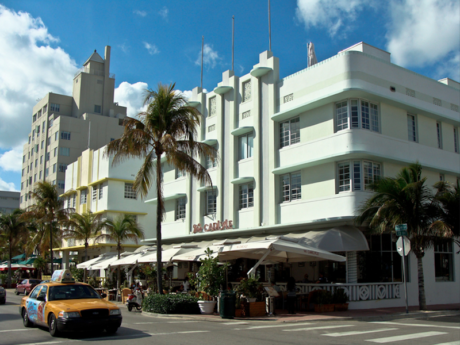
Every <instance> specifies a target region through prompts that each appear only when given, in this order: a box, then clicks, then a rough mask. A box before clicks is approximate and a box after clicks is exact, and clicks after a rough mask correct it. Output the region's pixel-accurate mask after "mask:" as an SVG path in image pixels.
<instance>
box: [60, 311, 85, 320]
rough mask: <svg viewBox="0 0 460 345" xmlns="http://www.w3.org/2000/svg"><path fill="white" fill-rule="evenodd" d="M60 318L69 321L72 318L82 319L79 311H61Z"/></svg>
mask: <svg viewBox="0 0 460 345" xmlns="http://www.w3.org/2000/svg"><path fill="white" fill-rule="evenodd" d="M59 317H63V318H64V319H69V318H72V317H80V313H79V312H78V311H71V312H65V311H61V312H60V313H59Z"/></svg>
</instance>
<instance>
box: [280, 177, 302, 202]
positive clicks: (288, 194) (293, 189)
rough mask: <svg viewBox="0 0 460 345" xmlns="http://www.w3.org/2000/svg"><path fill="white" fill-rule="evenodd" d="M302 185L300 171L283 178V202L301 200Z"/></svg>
mask: <svg viewBox="0 0 460 345" xmlns="http://www.w3.org/2000/svg"><path fill="white" fill-rule="evenodd" d="M301 191H302V185H301V178H300V171H297V172H294V173H290V174H285V175H282V176H281V195H282V202H288V201H293V200H300V199H301V197H302V194H301Z"/></svg>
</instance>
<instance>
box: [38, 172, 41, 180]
mask: <svg viewBox="0 0 460 345" xmlns="http://www.w3.org/2000/svg"><path fill="white" fill-rule="evenodd" d="M38 179H39V180H41V179H42V171H41V170H40V173H39V174H38Z"/></svg>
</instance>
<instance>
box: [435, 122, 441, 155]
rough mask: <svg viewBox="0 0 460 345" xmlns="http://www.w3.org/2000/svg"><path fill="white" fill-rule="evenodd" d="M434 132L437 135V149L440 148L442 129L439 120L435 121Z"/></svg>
mask: <svg viewBox="0 0 460 345" xmlns="http://www.w3.org/2000/svg"><path fill="white" fill-rule="evenodd" d="M436 134H437V136H438V149H442V129H441V123H439V122H436Z"/></svg>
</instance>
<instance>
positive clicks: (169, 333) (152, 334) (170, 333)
mask: <svg viewBox="0 0 460 345" xmlns="http://www.w3.org/2000/svg"><path fill="white" fill-rule="evenodd" d="M209 332H211V331H188V332H168V333H147V334H149V335H151V336H154V335H172V334H190V333H209Z"/></svg>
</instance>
